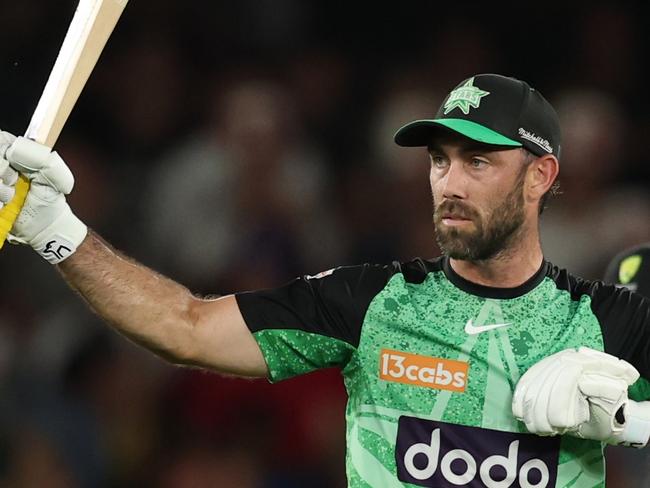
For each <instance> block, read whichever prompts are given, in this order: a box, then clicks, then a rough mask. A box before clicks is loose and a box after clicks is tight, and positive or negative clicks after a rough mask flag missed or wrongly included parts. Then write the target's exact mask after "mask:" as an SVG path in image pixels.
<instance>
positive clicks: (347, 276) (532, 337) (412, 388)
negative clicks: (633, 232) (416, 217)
mask: <svg viewBox="0 0 650 488" xmlns="http://www.w3.org/2000/svg"><path fill="white" fill-rule="evenodd" d="M236 298H237V302H238V305H239V307H240V310H241V312H242V315H243V317H244V319H245V321H246V323H247V325H248V327H249V328H250V330H251V331H252V333H253V335H254V337H255V339H256V340H257V342H258V344H259V346H260V348H261V350H262V353H263V355H264V358H265V360H266V363H267V365H268V370H269V376H270V380H271V381H279V380H283V379H285V378H289V377H292V376H295V375H300V374H304V373H308V372H311V371H313V370H316V369H319V368H327V367H338V368H340V369H341V372H342V375H343V378H344V383H345V386H346V389H347V393H348V404H347V409H346V429H347V435H346V442H347V450H346V470H347V477H348V484H349V486H350V487H353V488H361V487H364V488H365V487H373V488H378V487H381V488H393V487H395V488H397V487H404V486H411V487H412V486H425V487H437V488H452V487H457V486H469V487H487V488H510V487H521V488H546V487H574V488H592V487H601V486H604V484H605V481H604V480H605V466H604V457H603V448H604V446H603V445H602V444H601V443H600V442H595V441H590V440H583V439H577V438H574V437H570V436H556V437H540V436H536V435H533V434H530V433H528V432H527V431H526V428H525V426H524V425H523V424H522V423H521V422H519V421H517V420H516V419H515V418H514V417H513V415H512V410H511V402H512V394H513V391H514V388H515V385H516V384H517V381H518V379H519V378H520V377H521V375H522V374H523V373H524V372H525V371H526V370H527V369H528V368H529V367H531V366H532V365H533V364H535V363H537V362H539V361H540V360H542V359H543V358H545V357H546V356H549V355H551V354H553V353H556V352H559V351H561V350H563V349H567V348H577V347H579V346H588V347H591V348H593V349H597V350H600V351H605V352H608V353H610V354H613V355H614V356H617V357H619V358H622V359H626V360H627V361H629V362H630V363H631V364H633V365H634V366H635V367H636V368H637V369H638V370H639V371H640V373H641V375H642V379H640V380H639V381H638V382H637V383H636V384H635V385H634V386H633V387H632V388H631V393H630V396H631V397H632V398H634V399H636V400H645V399H648V398H650V383H648V382H647V381H646V380H645V379H644V378H650V352H649V349H650V304H649V303H648V301H647V300H646V299H644V298H642V297H641V296H640V295H637V294H635V293H633V292H631V291H630V290H627V289H621V288H616V287H614V286H611V285H605V284H603V283H601V282H588V281H585V280H581V279H579V278H576V277H573V276H572V275H570V274H569V273H567V272H566V271H564V270H561V269H558V268H557V267H555V266H553V265H552V264H550V263H548V262H546V261H545V262H544V263H543V264H542V266H541V267H540V269H539V271H538V272H537V273H536V274H535V275H534V276H533V277H532V278H530V280H528V281H527V282H526V283H524V284H523V285H521V286H519V287H516V288H490V287H485V286H480V285H477V284H474V283H471V282H469V281H467V280H465V279H463V278H462V277H461V276H459V275H458V274H457V273H455V272H454V270H453V269H452V267H451V266H450V264H449V260H448V259H447V258H444V257H443V258H438V259H435V260H430V261H428V260H421V259H417V260H414V261H412V262H408V263H393V264H391V265H369V264H366V265H361V266H350V267H341V268H336V269H334V270H330V271H327V272H324V273H321V274H319V275H316V276H305V277H302V278H299V279H296V280H294V281H292V282H290V283H288V284H286V285H285V286H282V287H280V288H277V289H272V290H262V291H256V292H246V293H240V294H237V295H236Z"/></svg>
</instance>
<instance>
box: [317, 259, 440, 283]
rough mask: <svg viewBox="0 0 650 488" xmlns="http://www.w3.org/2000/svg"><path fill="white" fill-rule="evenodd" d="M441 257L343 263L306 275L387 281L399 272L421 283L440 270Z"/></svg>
mask: <svg viewBox="0 0 650 488" xmlns="http://www.w3.org/2000/svg"><path fill="white" fill-rule="evenodd" d="M442 266H443V265H442V258H440V257H438V258H433V259H425V258H420V257H417V258H413V259H410V260H408V261H399V260H395V261H391V262H389V263H363V264H355V265H344V266H338V267H336V268H332V269H329V270H327V271H322V272H320V273H318V274H315V275H306V276H305V278H306V279H308V280H317V279H318V280H322V279H326V278H329V279H331V280H334V281H338V280H344V281H350V280H359V279H363V280H368V279H370V280H372V281H375V280H382V281H388V280H390V279H391V278H392V277H393V276H394V275H396V274H401V275H403V276H404V280H405V281H406V282H408V283H422V282H423V281H424V280H425V279H426V277H427V275H428V274H430V273H432V272H436V271H441V270H442Z"/></svg>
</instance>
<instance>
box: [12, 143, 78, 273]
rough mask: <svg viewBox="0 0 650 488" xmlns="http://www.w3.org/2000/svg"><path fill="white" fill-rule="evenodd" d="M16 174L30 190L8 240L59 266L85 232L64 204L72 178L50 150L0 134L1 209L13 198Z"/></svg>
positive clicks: (70, 187)
mask: <svg viewBox="0 0 650 488" xmlns="http://www.w3.org/2000/svg"><path fill="white" fill-rule="evenodd" d="M12 170H15V171H12ZM16 171H17V172H18V173H20V174H22V175H24V176H25V177H26V178H28V179H29V180H30V182H31V187H30V190H29V193H28V194H27V198H26V199H25V205H24V206H23V208H22V210H21V212H20V214H19V215H18V218H17V219H16V222H15V223H14V226H13V228H12V229H11V233H10V234H9V237H8V240H9V242H12V243H18V244H28V245H30V246H31V247H32V248H34V250H35V251H36V252H38V253H39V254H40V255H41V256H43V258H45V259H46V260H47V261H49V262H50V263H53V264H55V263H59V262H61V261H63V260H64V259H66V258H67V257H68V256H70V255H71V254H72V253H74V252H75V251H76V249H77V247H78V246H79V244H81V242H82V241H83V240H84V238H85V237H86V234H87V232H88V230H87V227H86V226H85V225H84V223H83V222H81V220H79V219H78V218H77V217H76V216H75V215H74V214H73V213H72V210H70V206H69V205H68V204H67V202H66V201H65V196H64V195H67V194H69V193H70V192H71V191H72V187H73V185H74V177H73V176H72V173H71V172H70V169H69V168H68V167H67V166H66V164H65V162H64V161H63V159H61V157H60V156H59V155H58V154H57V153H56V152H52V151H51V149H50V148H48V147H46V146H44V145H42V144H39V143H37V142H34V141H32V140H30V139H26V138H24V137H15V136H13V135H11V134H9V133H8V132H0V177H1V178H2V185H0V203H2V204H3V205H4V204H6V203H8V202H9V201H10V200H11V198H12V197H13V185H15V182H16V180H17V177H18V175H17V173H16Z"/></svg>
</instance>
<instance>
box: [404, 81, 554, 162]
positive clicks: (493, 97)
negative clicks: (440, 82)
mask: <svg viewBox="0 0 650 488" xmlns="http://www.w3.org/2000/svg"><path fill="white" fill-rule="evenodd" d="M441 127H445V128H447V129H450V130H452V131H454V132H458V133H460V134H462V135H464V136H465V137H468V138H470V139H473V140H475V141H479V142H482V143H485V144H494V145H498V146H511V147H525V148H526V149H528V150H529V151H530V152H532V153H533V154H535V155H537V156H543V155H546V154H553V155H554V156H555V157H557V158H558V159H559V154H560V121H559V119H558V116H557V113H556V112H555V110H554V109H553V107H552V106H551V104H550V103H548V102H547V101H546V99H545V98H544V97H543V96H542V94H541V93H539V92H538V91H537V90H535V89H534V88H531V87H530V86H529V85H528V84H527V83H526V82H524V81H521V80H517V79H515V78H509V77H506V76H501V75H495V74H481V75H475V76H472V77H471V78H467V79H466V80H463V81H462V82H461V83H460V84H459V85H458V86H457V87H456V88H454V89H453V90H452V91H451V93H449V95H447V98H445V100H444V102H442V105H441V106H440V108H439V109H438V113H437V114H436V116H435V118H434V119H425V120H416V121H413V122H410V123H408V124H406V125H405V126H404V127H402V128H401V129H399V130H398V131H397V133H396V134H395V142H396V143H397V144H399V145H400V146H427V145H429V144H430V143H431V140H432V137H433V136H434V134H436V133H437V131H439V130H440V128H441Z"/></svg>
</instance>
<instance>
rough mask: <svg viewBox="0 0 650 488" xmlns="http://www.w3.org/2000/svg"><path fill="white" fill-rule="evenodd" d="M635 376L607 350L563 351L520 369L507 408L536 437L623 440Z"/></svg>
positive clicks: (610, 441)
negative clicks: (625, 415)
mask: <svg viewBox="0 0 650 488" xmlns="http://www.w3.org/2000/svg"><path fill="white" fill-rule="evenodd" d="M638 378H639V372H638V371H637V370H636V369H635V368H634V367H633V366H632V365H631V364H629V363H628V362H626V361H624V360H621V359H618V358H616V357H614V356H612V355H610V354H606V353H604V352H600V351H595V350H593V349H589V348H587V347H581V348H580V349H578V350H577V351H576V350H574V349H567V350H564V351H561V352H558V353H556V354H553V355H551V356H548V357H546V358H544V359H543V360H542V361H540V362H539V363H537V364H535V365H533V366H532V367H531V368H530V369H529V370H528V371H526V373H525V374H524V375H523V376H522V377H521V379H520V380H519V382H518V384H517V387H516V389H515V393H514V396H513V401H512V412H513V414H514V416H515V417H516V418H517V419H519V420H521V421H523V422H524V423H525V424H526V428H527V429H528V430H529V431H530V432H533V433H535V434H538V435H542V436H553V435H558V434H569V435H573V436H576V437H581V438H585V439H593V440H599V441H605V442H609V443H614V444H618V443H624V440H623V439H621V434H622V433H623V431H624V428H625V417H624V411H625V407H626V406H627V404H628V403H629V400H628V396H627V390H628V387H629V386H630V385H632V384H633V383H634V382H635V381H636V380H637V379H638ZM617 414H618V415H617Z"/></svg>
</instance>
